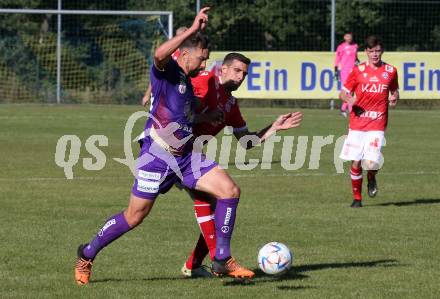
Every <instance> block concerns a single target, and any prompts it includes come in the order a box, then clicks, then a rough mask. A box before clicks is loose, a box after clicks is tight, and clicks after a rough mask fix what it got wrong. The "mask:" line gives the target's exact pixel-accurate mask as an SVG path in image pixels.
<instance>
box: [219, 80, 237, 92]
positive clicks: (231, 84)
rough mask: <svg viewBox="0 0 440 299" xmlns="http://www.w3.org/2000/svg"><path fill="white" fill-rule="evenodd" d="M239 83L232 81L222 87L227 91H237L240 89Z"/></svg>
mask: <svg viewBox="0 0 440 299" xmlns="http://www.w3.org/2000/svg"><path fill="white" fill-rule="evenodd" d="M240 84H241V82H235V81H233V80H228V81H226V82H225V83H224V84H223V87H224V88H225V89H226V90H227V91H234V90H237V89H238V88H239V87H240Z"/></svg>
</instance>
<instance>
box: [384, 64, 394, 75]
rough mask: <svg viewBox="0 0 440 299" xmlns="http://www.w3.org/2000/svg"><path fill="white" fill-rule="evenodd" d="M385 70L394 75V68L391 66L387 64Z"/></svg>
mask: <svg viewBox="0 0 440 299" xmlns="http://www.w3.org/2000/svg"><path fill="white" fill-rule="evenodd" d="M385 70H386V71H387V72H389V73H392V72H393V70H394V68H393V67H392V66H391V65H388V64H385Z"/></svg>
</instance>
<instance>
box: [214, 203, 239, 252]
mask: <svg viewBox="0 0 440 299" xmlns="http://www.w3.org/2000/svg"><path fill="white" fill-rule="evenodd" d="M237 205H238V198H226V199H219V200H217V206H216V208H215V218H214V221H215V233H216V248H215V258H216V259H218V260H223V259H225V258H227V257H230V256H231V238H232V231H233V230H234V223H235V213H236V211H237Z"/></svg>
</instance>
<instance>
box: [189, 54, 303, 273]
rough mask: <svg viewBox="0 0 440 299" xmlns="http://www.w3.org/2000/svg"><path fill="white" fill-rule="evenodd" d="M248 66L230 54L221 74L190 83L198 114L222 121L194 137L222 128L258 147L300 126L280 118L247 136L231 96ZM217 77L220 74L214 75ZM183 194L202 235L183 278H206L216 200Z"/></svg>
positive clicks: (297, 116)
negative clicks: (189, 201) (253, 140)
mask: <svg viewBox="0 0 440 299" xmlns="http://www.w3.org/2000/svg"><path fill="white" fill-rule="evenodd" d="M250 63H251V61H250V59H249V58H247V57H245V56H244V55H242V54H240V53H229V54H227V55H226V56H225V58H224V60H223V63H222V66H221V69H220V72H218V70H216V69H214V70H212V71H210V72H208V71H204V72H201V73H200V74H199V75H198V76H197V77H195V78H192V79H191V83H192V85H193V89H194V94H195V96H196V97H198V98H199V99H200V101H201V105H200V107H199V108H198V109H199V111H198V112H199V113H201V112H211V111H215V110H220V111H221V112H222V114H223V118H222V121H219V122H216V123H209V122H203V123H199V124H197V125H195V127H194V128H193V132H194V134H195V135H196V136H202V135H205V136H206V135H209V136H215V135H217V134H218V133H219V132H220V131H222V130H223V129H224V128H225V126H231V127H233V134H234V136H235V137H236V138H237V139H238V140H240V138H241V137H243V136H249V135H254V136H257V137H258V138H257V139H258V140H259V142H260V143H261V142H264V141H265V140H266V139H267V138H268V137H269V136H271V135H272V134H274V133H275V132H277V131H279V130H287V129H290V128H295V127H298V126H299V125H300V123H301V119H302V114H301V112H292V113H288V114H284V115H280V116H279V117H278V118H277V119H276V120H275V121H274V122H273V123H272V124H270V125H269V126H267V127H266V128H264V129H262V130H261V131H259V132H249V130H248V128H247V126H246V122H245V120H244V119H243V117H242V115H241V112H240V108H239V106H238V103H237V99H236V98H235V97H234V96H233V95H232V92H233V91H235V90H237V89H238V88H239V87H240V85H241V83H242V82H243V81H244V79H245V77H246V75H247V70H248V66H249V64H250ZM217 73H220V74H219V75H217ZM242 146H244V147H246V148H247V149H249V148H251V147H252V145H251V144H249V143H246V144H243V143H242ZM186 190H187V191H188V193H189V194H190V196H191V197H192V198H193V200H194V211H195V215H196V218H197V222H198V224H199V227H200V230H201V234H200V236H199V240H198V242H197V245H196V247H195V249H194V251H193V252H192V254H191V256H190V257H189V258H188V260H187V261H186V262H185V264H184V265H183V267H182V274H183V275H184V276H187V277H199V276H209V272H208V271H206V270H205V269H204V268H203V267H202V261H203V259H204V258H205V256H206V255H207V254H208V253H209V255H210V258H211V260H213V259H214V255H215V251H216V243H215V241H216V238H215V225H214V209H215V199H213V198H212V197H210V196H209V195H208V194H206V193H203V192H198V191H193V190H189V189H186Z"/></svg>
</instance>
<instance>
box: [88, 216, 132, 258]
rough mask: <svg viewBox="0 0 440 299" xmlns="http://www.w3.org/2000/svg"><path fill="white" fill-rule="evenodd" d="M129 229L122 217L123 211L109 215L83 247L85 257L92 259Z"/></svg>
mask: <svg viewBox="0 0 440 299" xmlns="http://www.w3.org/2000/svg"><path fill="white" fill-rule="evenodd" d="M130 229H131V227H130V225H128V223H127V220H126V219H125V217H124V212H121V213H119V214H116V215H114V216H112V217H110V218H109V219H108V220H107V221H106V222H105V224H104V226H103V227H102V228H101V230H100V231H99V232H98V234H97V235H96V237H95V238H94V239H93V240H92V241H91V242H90V243H89V244H88V245H87V246H86V247H85V248H84V250H83V254H84V256H85V257H86V258H89V259H94V258H95V257H96V255H97V254H98V252H99V251H101V249H103V248H104V247H105V246H107V245H108V244H110V243H111V242H113V241H114V240H116V239H117V238H119V237H120V236H122V235H123V234H125V233H126V232H128V231H129V230H130Z"/></svg>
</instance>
